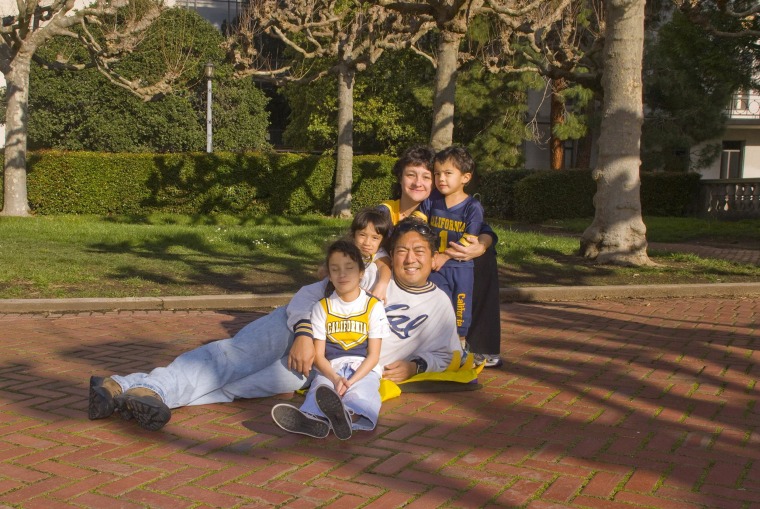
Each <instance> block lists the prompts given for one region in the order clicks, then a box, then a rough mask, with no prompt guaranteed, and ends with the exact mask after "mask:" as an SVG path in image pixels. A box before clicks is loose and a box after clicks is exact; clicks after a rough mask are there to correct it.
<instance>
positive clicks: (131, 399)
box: [114, 387, 172, 431]
mask: <svg viewBox="0 0 760 509" xmlns="http://www.w3.org/2000/svg"><path fill="white" fill-rule="evenodd" d="M114 402H115V404H116V408H117V409H118V410H119V412H121V413H122V414H123V415H128V416H129V417H131V418H134V419H136V420H137V424H139V425H140V427H141V428H143V429H147V430H149V431H158V430H160V429H161V428H163V427H164V425H166V423H167V422H169V419H171V418H172V411H171V410H170V409H169V407H168V406H166V403H164V401H163V400H162V399H161V397H160V396H159V395H158V394H156V393H155V392H154V391H152V390H150V389H146V388H144V387H138V388H134V389H129V390H128V391H127V392H125V393H124V394H121V395H119V396H116V397H115V398H114Z"/></svg>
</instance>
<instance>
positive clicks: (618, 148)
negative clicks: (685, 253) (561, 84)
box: [580, 0, 651, 265]
mask: <svg viewBox="0 0 760 509" xmlns="http://www.w3.org/2000/svg"><path fill="white" fill-rule="evenodd" d="M644 3H645V1H644V0H611V1H610V2H609V3H608V4H607V5H608V8H607V16H606V20H607V21H606V25H607V36H606V38H605V43H604V74H603V76H602V87H603V89H604V101H603V106H602V109H603V111H602V126H601V135H600V138H599V160H598V161H597V166H596V169H595V170H594V171H593V177H594V180H596V182H597V191H596V195H595V196H594V206H595V208H596V213H595V216H594V221H593V223H592V224H591V226H589V227H588V228H587V229H586V231H585V232H583V236H582V237H581V246H580V248H581V254H582V255H583V256H585V257H587V258H592V259H595V260H596V261H597V262H598V263H613V264H619V265H645V264H651V262H650V260H649V257H648V256H647V252H646V250H647V240H646V226H644V221H643V220H642V218H641V198H640V195H639V188H640V178H639V166H640V164H641V160H640V158H639V143H640V140H641V124H642V120H643V114H642V97H641V61H642V53H643V45H644Z"/></svg>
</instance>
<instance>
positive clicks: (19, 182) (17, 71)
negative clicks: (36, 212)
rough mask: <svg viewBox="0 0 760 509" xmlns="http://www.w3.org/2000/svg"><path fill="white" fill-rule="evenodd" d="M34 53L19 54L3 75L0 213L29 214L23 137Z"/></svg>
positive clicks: (10, 214)
mask: <svg viewBox="0 0 760 509" xmlns="http://www.w3.org/2000/svg"><path fill="white" fill-rule="evenodd" d="M32 54H33V52H24V53H19V54H18V55H16V57H15V58H14V59H13V63H12V64H11V68H10V72H9V73H8V74H6V76H5V81H6V87H7V89H6V98H7V103H6V108H7V109H6V112H5V168H4V189H3V210H2V211H0V215H3V216H28V215H29V214H30V212H31V210H30V209H29V199H28V197H27V190H26V137H27V122H28V120H29V116H28V115H29V71H30V64H31V59H32Z"/></svg>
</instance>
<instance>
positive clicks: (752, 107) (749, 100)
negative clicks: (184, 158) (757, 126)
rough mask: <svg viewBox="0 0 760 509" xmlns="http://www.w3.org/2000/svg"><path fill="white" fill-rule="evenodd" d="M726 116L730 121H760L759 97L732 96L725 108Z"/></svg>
mask: <svg viewBox="0 0 760 509" xmlns="http://www.w3.org/2000/svg"><path fill="white" fill-rule="evenodd" d="M726 114H727V115H728V117H729V118H731V119H760V95H758V94H756V93H751V94H746V93H738V94H734V96H733V97H732V98H731V104H729V105H728V106H727V107H726Z"/></svg>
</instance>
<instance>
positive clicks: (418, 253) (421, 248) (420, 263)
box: [393, 230, 433, 286]
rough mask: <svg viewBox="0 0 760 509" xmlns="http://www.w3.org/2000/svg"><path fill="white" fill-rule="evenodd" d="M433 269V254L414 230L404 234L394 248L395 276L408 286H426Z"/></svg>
mask: <svg viewBox="0 0 760 509" xmlns="http://www.w3.org/2000/svg"><path fill="white" fill-rule="evenodd" d="M432 269H433V252H432V251H431V250H430V244H429V243H428V242H427V241H426V240H425V238H424V237H423V236H422V235H420V234H419V233H417V232H416V231H414V230H410V231H408V232H406V233H402V234H401V236H400V237H399V238H398V239H397V240H396V246H395V247H394V248H393V276H394V277H395V278H396V280H397V281H398V282H399V283H401V284H404V285H406V286H424V285H425V283H426V282H427V278H428V276H429V275H430V271H431V270H432Z"/></svg>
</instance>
